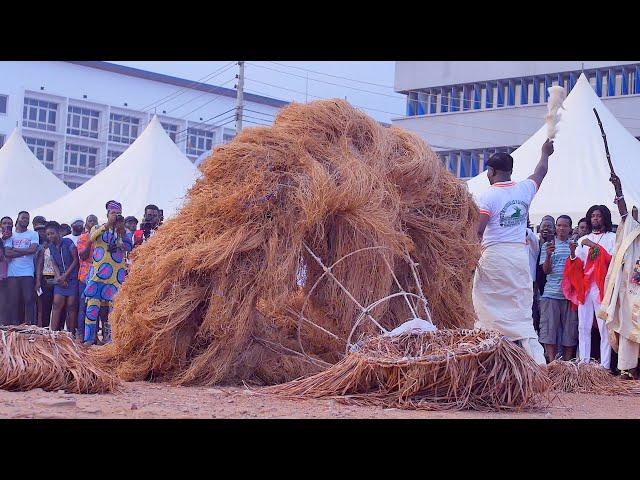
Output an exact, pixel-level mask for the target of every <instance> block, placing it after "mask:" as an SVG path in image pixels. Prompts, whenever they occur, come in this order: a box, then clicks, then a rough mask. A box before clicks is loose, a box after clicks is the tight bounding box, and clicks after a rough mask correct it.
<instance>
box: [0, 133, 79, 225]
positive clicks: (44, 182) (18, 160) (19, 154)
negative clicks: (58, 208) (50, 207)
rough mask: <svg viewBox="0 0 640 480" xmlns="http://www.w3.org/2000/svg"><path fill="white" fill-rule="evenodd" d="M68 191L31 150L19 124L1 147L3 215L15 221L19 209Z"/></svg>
mask: <svg viewBox="0 0 640 480" xmlns="http://www.w3.org/2000/svg"><path fill="white" fill-rule="evenodd" d="M68 192H69V187H67V186H66V185H65V184H64V183H62V181H61V180H60V179H59V178H58V177H56V176H55V175H54V174H53V173H51V172H50V171H49V170H47V167H45V166H44V165H43V164H42V163H41V162H40V160H38V159H37V158H36V156H35V155H34V154H33V153H32V152H31V150H29V147H28V146H27V144H26V143H25V142H24V140H23V139H22V133H21V131H20V129H19V128H16V129H14V130H13V132H12V133H11V135H10V136H9V138H8V139H7V142H6V143H5V144H4V145H3V147H2V148H1V149H0V216H5V215H7V216H9V217H11V218H12V219H13V220H14V222H15V220H16V217H17V216H18V212H19V211H21V210H26V211H27V212H30V213H31V217H32V218H33V212H32V209H34V208H35V207H38V206H40V205H42V204H43V203H45V202H51V201H53V200H55V199H57V198H59V197H62V196H63V195H64V194H65V193H68Z"/></svg>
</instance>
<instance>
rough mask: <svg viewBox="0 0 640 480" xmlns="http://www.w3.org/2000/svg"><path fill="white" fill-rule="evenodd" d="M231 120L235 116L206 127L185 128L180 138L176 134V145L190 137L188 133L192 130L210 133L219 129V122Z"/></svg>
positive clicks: (229, 116)
mask: <svg viewBox="0 0 640 480" xmlns="http://www.w3.org/2000/svg"><path fill="white" fill-rule="evenodd" d="M232 110H234V109H232ZM227 113H229V112H227ZM231 118H235V114H232V115H228V116H226V117H224V118H221V119H220V120H218V121H217V122H216V123H215V124H213V125H211V124H207V125H202V126H199V127H187V128H185V129H184V130H182V131H181V132H180V136H178V135H177V134H176V143H178V141H180V142H181V141H182V140H184V139H185V138H188V136H189V135H191V133H190V132H189V130H192V129H193V130H201V131H204V132H212V131H213V130H214V129H216V128H219V127H220V126H221V123H220V122H224V121H226V120H229V119H231ZM185 132H186V133H185ZM178 139H179V140H178Z"/></svg>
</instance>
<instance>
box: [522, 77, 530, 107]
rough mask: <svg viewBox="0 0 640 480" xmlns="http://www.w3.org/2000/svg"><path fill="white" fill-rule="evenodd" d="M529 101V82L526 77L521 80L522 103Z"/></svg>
mask: <svg viewBox="0 0 640 480" xmlns="http://www.w3.org/2000/svg"><path fill="white" fill-rule="evenodd" d="M527 103H529V84H528V82H527V80H526V78H523V79H521V80H520V105H526V104H527Z"/></svg>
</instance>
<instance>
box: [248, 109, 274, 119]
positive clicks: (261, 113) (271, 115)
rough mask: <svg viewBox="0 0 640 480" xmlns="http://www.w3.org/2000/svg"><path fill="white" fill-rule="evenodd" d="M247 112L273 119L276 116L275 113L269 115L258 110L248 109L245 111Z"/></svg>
mask: <svg viewBox="0 0 640 480" xmlns="http://www.w3.org/2000/svg"><path fill="white" fill-rule="evenodd" d="M244 111H245V112H252V113H259V114H260V115H266V116H269V117H272V118H275V115H274V114H273V113H267V112H258V111H257V110H249V109H248V108H245V109H244Z"/></svg>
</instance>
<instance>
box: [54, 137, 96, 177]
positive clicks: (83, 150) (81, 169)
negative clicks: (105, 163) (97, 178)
mask: <svg viewBox="0 0 640 480" xmlns="http://www.w3.org/2000/svg"><path fill="white" fill-rule="evenodd" d="M98 154H99V149H98V147H90V146H88V145H82V144H78V143H69V142H67V143H65V147H64V164H63V171H64V172H65V173H75V174H79V175H90V176H93V175H95V174H96V171H97V165H98ZM83 157H84V165H82V161H83ZM91 157H93V166H91Z"/></svg>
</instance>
